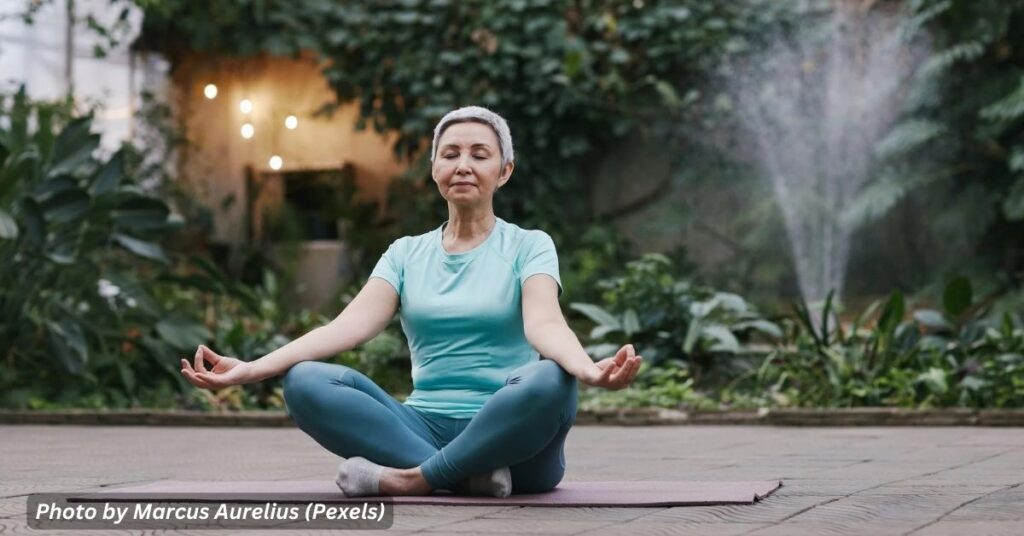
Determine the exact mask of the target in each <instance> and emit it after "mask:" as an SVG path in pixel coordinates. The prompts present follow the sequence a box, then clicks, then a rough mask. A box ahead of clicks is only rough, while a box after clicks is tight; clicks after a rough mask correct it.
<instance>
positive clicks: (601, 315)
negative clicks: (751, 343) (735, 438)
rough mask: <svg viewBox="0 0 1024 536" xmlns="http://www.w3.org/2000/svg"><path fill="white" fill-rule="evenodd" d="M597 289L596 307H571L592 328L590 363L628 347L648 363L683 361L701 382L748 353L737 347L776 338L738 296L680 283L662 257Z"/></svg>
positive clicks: (630, 266)
mask: <svg viewBox="0 0 1024 536" xmlns="http://www.w3.org/2000/svg"><path fill="white" fill-rule="evenodd" d="M598 287H599V288H601V289H602V290H603V294H602V302H601V305H595V304H589V303H573V304H571V305H570V307H571V308H572V309H574V310H576V311H578V312H580V313H582V314H584V315H586V316H587V317H588V318H590V319H591V320H592V321H593V322H594V323H595V324H596V325H595V326H594V328H593V329H592V330H591V331H590V335H589V340H591V341H592V342H594V343H597V344H592V345H590V346H588V347H587V348H586V349H587V352H588V353H589V354H590V355H591V356H592V357H594V358H604V357H607V356H608V355H612V354H613V353H614V352H615V351H616V350H617V349H618V348H619V347H620V346H621V345H623V344H626V343H633V345H634V347H635V348H636V351H637V353H638V354H640V355H642V356H644V358H645V359H646V360H647V361H648V362H650V363H652V364H659V363H661V362H664V361H668V360H673V359H674V360H680V361H683V362H685V363H686V364H687V366H689V367H691V368H692V369H693V370H692V372H693V374H694V376H695V378H696V379H697V380H700V379H701V376H702V375H703V374H704V373H705V372H707V371H708V370H709V369H710V368H711V367H712V366H714V365H716V361H717V358H719V357H727V356H735V355H740V354H743V353H745V352H748V351H749V349H748V348H746V347H745V346H744V344H742V343H741V341H743V340H750V339H751V338H753V337H754V336H755V335H760V336H762V337H767V338H774V337H778V336H781V332H780V331H779V328H778V326H776V325H775V324H774V323H772V322H770V321H768V320H765V319H764V318H762V317H761V316H760V315H759V314H758V313H757V311H756V309H755V308H754V307H753V306H752V305H750V304H749V303H747V302H746V301H745V300H744V299H743V298H741V297H740V296H737V295H735V294H731V293H726V292H716V291H714V290H713V289H710V288H707V287H703V286H700V285H696V284H694V283H691V282H690V281H686V280H679V279H678V274H677V272H676V271H675V267H674V266H673V263H672V261H670V260H669V259H668V257H666V256H664V255H661V254H657V253H649V254H646V255H643V256H642V257H641V258H640V259H637V260H634V261H630V262H628V263H626V271H625V274H623V275H619V276H615V277H610V278H608V279H604V280H601V281H600V282H599V283H598Z"/></svg>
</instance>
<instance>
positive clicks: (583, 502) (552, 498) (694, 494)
mask: <svg viewBox="0 0 1024 536" xmlns="http://www.w3.org/2000/svg"><path fill="white" fill-rule="evenodd" d="M780 486H782V481H781V480H761V481H748V482H721V481H718V482H702V481H688V480H667V481H666V480H642V481H622V482H616V481H608V482H562V483H560V484H559V485H558V487H556V488H555V489H554V490H553V491H549V492H547V493H537V494H523V495H512V496H511V497H507V498H504V499H499V498H497V497H467V496H461V495H452V494H449V493H444V492H437V493H434V494H433V495H426V496H404V497H390V500H391V501H392V502H393V503H394V504H441V505H467V506H492V505H507V506H621V507H624V506H709V505H717V504H752V503H754V502H756V501H759V500H761V499H763V498H765V497H767V496H768V495H770V494H771V493H772V492H774V491H775V490H777V489H778V488H779V487H780ZM78 493H80V494H81V495H78V494H76V495H72V496H71V497H74V498H78V497H83V498H85V497H87V498H88V500H89V501H94V500H95V501H114V500H127V499H128V498H129V497H126V496H127V495H130V496H131V497H130V498H131V499H133V500H138V499H139V497H140V496H145V495H147V494H158V495H159V498H160V500H162V501H170V500H176V501H182V502H186V501H188V502H191V501H195V502H215V501H231V500H243V501H254V502H255V500H254V499H253V498H252V497H253V494H261V495H262V498H260V499H258V502H263V501H266V500H268V499H267V495H273V494H282V495H284V494H287V495H288V497H287V499H288V500H302V501H310V502H312V501H317V502H339V503H343V502H364V501H365V500H367V499H365V498H349V497H345V495H344V494H343V493H342V492H341V490H339V489H338V486H337V485H336V484H335V483H334V482H332V481H330V480H247V481H185V480H159V481H156V482H151V483H148V484H142V485H134V486H127V487H120V488H102V489H95V490H86V491H81V492H78ZM196 494H203V496H202V497H201V498H196Z"/></svg>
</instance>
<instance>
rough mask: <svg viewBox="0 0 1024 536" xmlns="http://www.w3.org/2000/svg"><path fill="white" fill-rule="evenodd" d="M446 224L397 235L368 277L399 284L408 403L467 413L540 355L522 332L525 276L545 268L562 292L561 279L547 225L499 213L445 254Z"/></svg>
mask: <svg viewBox="0 0 1024 536" xmlns="http://www.w3.org/2000/svg"><path fill="white" fill-rule="evenodd" d="M447 224H448V222H447V221H446V222H444V223H443V224H441V226H440V227H438V228H437V229H434V230H433V231H431V232H429V233H426V234H422V235H419V236H405V237H402V238H399V239H398V240H396V241H394V242H393V243H392V244H391V246H389V247H388V250H387V251H386V252H385V253H384V255H382V256H381V258H380V260H379V261H378V262H377V265H376V266H375V267H374V269H373V273H372V274H370V277H379V278H381V279H384V280H385V281H387V282H388V283H391V286H393V287H395V290H396V291H398V296H399V299H400V305H399V318H400V320H401V323H402V329H403V330H404V331H405V336H406V338H407V339H408V340H409V350H410V354H411V355H412V382H413V388H414V389H413V392H412V394H410V395H409V397H408V398H407V399H406V400H405V404H406V405H408V406H411V407H415V408H417V409H419V410H422V411H426V412H430V413H435V414H441V415H444V416H448V417H453V418H458V419H462V418H470V417H473V416H474V415H476V413H477V412H478V411H479V410H480V408H481V407H482V406H483V405H484V402H486V401H487V400H488V399H489V398H490V397H491V395H493V394H494V392H495V391H497V390H498V389H500V388H501V387H502V386H503V385H504V384H505V378H506V377H507V376H508V374H509V373H510V372H512V371H513V370H515V369H516V368H518V367H520V366H522V365H525V364H527V363H529V362H531V361H536V360H538V359H539V358H540V356H539V355H538V354H537V351H536V350H534V349H533V347H532V346H530V343H529V342H527V340H526V334H525V333H524V331H523V309H522V285H523V283H524V282H525V281H526V279H527V278H528V277H530V276H533V275H536V274H548V275H550V276H551V277H553V278H554V279H555V281H556V282H557V283H558V292H559V294H561V292H562V282H561V279H560V278H559V274H558V255H557V253H556V252H555V245H554V242H552V240H551V237H550V236H548V234H547V233H545V232H544V231H538V230H526V229H522V228H520V227H519V226H517V225H515V224H511V223H508V222H506V221H504V220H502V219H501V218H497V222H496V223H495V226H494V228H493V229H492V230H491V233H490V234H489V235H488V236H487V239H486V240H484V242H483V243H481V244H480V245H478V246H477V247H475V248H473V249H471V250H469V251H466V252H462V253H448V252H447V251H445V249H444V247H443V246H442V245H441V238H442V232H443V230H444V228H445V226H446V225H447Z"/></svg>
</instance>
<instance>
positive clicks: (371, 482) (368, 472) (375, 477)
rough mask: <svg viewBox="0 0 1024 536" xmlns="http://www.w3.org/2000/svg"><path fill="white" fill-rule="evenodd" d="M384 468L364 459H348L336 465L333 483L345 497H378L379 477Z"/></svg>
mask: <svg viewBox="0 0 1024 536" xmlns="http://www.w3.org/2000/svg"><path fill="white" fill-rule="evenodd" d="M382 471H384V467H383V466H381V465H377V464H375V463H373V462H371V461H370V460H367V459H366V458H360V457H358V456H357V457H354V458H349V459H347V460H345V461H343V462H341V463H340V464H339V465H338V478H337V479H336V480H335V482H336V483H337V484H338V487H339V488H341V491H344V492H345V496H346V497H365V496H368V495H380V475H381V472H382Z"/></svg>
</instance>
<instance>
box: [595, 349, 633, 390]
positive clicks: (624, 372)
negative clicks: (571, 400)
mask: <svg viewBox="0 0 1024 536" xmlns="http://www.w3.org/2000/svg"><path fill="white" fill-rule="evenodd" d="M642 359H643V358H642V357H640V356H638V355H636V350H634V349H633V345H632V344H627V345H625V346H623V347H622V348H619V351H618V352H616V353H615V357H609V358H605V359H602V360H600V361H598V362H597V363H594V366H593V367H590V368H588V369H587V370H586V372H585V373H584V377H582V378H580V381H582V382H583V383H585V384H587V385H593V386H595V387H604V388H605V389H612V390H619V389H624V388H626V387H628V386H629V384H630V383H633V378H636V373H637V371H639V370H640V362H641V360H642Z"/></svg>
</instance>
